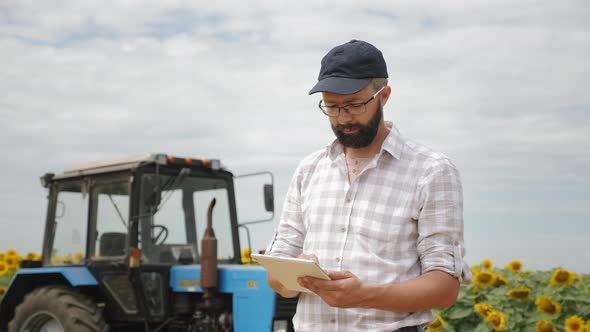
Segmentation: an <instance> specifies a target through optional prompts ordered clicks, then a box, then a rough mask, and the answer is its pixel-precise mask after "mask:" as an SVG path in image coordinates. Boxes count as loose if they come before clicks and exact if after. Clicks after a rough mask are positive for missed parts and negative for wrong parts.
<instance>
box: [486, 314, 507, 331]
mask: <svg viewBox="0 0 590 332" xmlns="http://www.w3.org/2000/svg"><path fill="white" fill-rule="evenodd" d="M486 321H487V322H488V323H489V324H490V325H492V327H493V328H494V331H502V330H504V328H505V327H506V317H505V316H504V314H503V313H502V312H500V311H496V310H494V311H492V312H490V313H489V315H488V317H486Z"/></svg>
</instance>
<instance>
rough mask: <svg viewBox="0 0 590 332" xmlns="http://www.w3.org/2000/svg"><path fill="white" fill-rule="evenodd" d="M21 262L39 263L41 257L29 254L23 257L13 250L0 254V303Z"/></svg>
mask: <svg viewBox="0 0 590 332" xmlns="http://www.w3.org/2000/svg"><path fill="white" fill-rule="evenodd" d="M23 260H30V261H40V260H41V256H40V255H38V254H36V253H32V252H31V253H28V254H27V255H26V256H25V257H23V256H21V255H20V254H19V253H18V252H17V251H16V250H14V249H10V250H8V251H7V252H0V301H1V300H2V297H3V296H4V293H5V292H6V287H7V286H8V284H9V283H10V280H11V279H12V276H13V275H14V274H15V273H16V271H18V269H19V268H20V264H21V262H22V261H23Z"/></svg>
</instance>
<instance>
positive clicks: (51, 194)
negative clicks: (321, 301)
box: [0, 154, 296, 332]
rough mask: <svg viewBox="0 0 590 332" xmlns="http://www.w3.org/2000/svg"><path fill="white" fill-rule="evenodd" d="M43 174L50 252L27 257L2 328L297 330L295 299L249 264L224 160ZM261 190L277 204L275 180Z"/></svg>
mask: <svg viewBox="0 0 590 332" xmlns="http://www.w3.org/2000/svg"><path fill="white" fill-rule="evenodd" d="M270 178H271V179H272V176H271V177H270ZM41 182H42V184H43V186H44V187H45V188H47V189H48V208H47V218H46V224H45V235H44V239H43V251H42V257H43V259H42V261H41V262H32V261H23V262H22V264H21V269H20V270H18V272H17V274H16V275H15V276H14V278H13V279H12V281H11V283H10V285H9V287H8V288H7V290H6V293H5V295H4V297H3V299H2V302H0V331H8V332H25V331H26V332H86V331H97V332H99V331H114V332H116V331H125V332H133V331H142V332H148V331H149V332H158V331H162V332H163V331H187V332H201V331H203V332H204V331H235V332H247V331H252V332H258V331H289V330H292V325H291V318H292V316H293V314H294V311H295V305H296V300H294V299H283V298H281V297H277V296H276V294H275V293H274V292H273V291H272V289H271V288H269V286H268V284H267V282H266V272H265V270H264V269H262V268H261V267H259V266H255V265H247V264H243V262H242V255H241V254H240V253H241V251H242V250H241V247H240V232H239V230H240V229H241V228H243V229H245V231H246V234H247V235H248V237H247V239H248V242H250V236H249V231H248V228H247V226H246V224H247V223H241V224H240V223H238V220H237V212H236V201H235V192H234V176H233V174H232V173H230V172H229V171H227V170H225V169H224V168H223V167H222V166H221V164H220V162H219V160H200V159H190V158H177V157H173V156H169V155H165V154H150V155H146V156H140V157H132V158H124V159H120V160H111V161H107V162H98V163H92V164H86V165H82V166H79V167H76V168H73V169H70V170H67V171H65V172H64V173H62V174H58V175H54V174H46V175H45V176H43V177H42V178H41ZM262 193H263V196H264V206H265V209H266V211H269V212H274V203H273V187H272V182H271V184H265V185H264V186H263V191H262ZM242 234H244V233H242ZM248 247H251V245H250V244H249V243H248Z"/></svg>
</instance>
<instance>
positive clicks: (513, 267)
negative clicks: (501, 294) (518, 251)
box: [504, 259, 522, 272]
mask: <svg viewBox="0 0 590 332" xmlns="http://www.w3.org/2000/svg"><path fill="white" fill-rule="evenodd" d="M504 269H505V270H510V271H512V272H518V271H520V270H521V269H522V262H521V261H519V260H517V259H513V260H512V261H510V263H508V264H506V266H504Z"/></svg>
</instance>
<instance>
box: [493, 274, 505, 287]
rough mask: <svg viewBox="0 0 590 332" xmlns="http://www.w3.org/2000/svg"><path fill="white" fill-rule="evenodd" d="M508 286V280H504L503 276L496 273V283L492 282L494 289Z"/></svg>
mask: <svg viewBox="0 0 590 332" xmlns="http://www.w3.org/2000/svg"><path fill="white" fill-rule="evenodd" d="M508 284H509V282H508V280H506V278H504V276H503V275H501V274H497V273H496V281H495V282H494V287H500V286H508Z"/></svg>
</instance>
